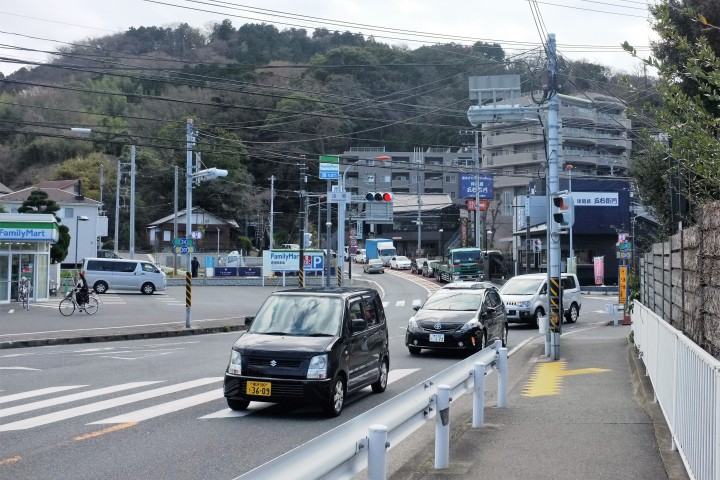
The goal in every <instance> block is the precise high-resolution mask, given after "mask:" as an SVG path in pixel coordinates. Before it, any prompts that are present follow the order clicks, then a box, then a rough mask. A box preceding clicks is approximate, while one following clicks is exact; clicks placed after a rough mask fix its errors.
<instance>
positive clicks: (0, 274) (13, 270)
mask: <svg viewBox="0 0 720 480" xmlns="http://www.w3.org/2000/svg"><path fill="white" fill-rule="evenodd" d="M59 236H60V232H59V230H58V226H57V223H56V221H55V216H54V215H45V214H27V213H26V214H22V213H0V303H9V302H10V301H15V300H17V297H18V282H19V280H20V277H25V278H27V279H28V281H29V282H30V285H32V290H33V295H32V298H33V300H46V299H47V298H48V294H49V287H50V281H49V280H50V248H51V247H52V245H53V244H54V243H57V241H58V239H59Z"/></svg>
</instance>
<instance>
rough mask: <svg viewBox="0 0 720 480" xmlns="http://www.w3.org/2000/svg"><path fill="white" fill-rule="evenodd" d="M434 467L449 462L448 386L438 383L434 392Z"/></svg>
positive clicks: (437, 467)
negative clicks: (435, 413)
mask: <svg viewBox="0 0 720 480" xmlns="http://www.w3.org/2000/svg"><path fill="white" fill-rule="evenodd" d="M435 407H436V408H437V415H436V416H435V468H436V469H443V468H448V465H449V463H450V386H449V385H438V387H437V393H436V394H435Z"/></svg>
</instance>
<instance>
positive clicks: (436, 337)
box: [430, 333, 445, 342]
mask: <svg viewBox="0 0 720 480" xmlns="http://www.w3.org/2000/svg"><path fill="white" fill-rule="evenodd" d="M430 341H431V342H444V341H445V335H443V334H442V333H431V334H430Z"/></svg>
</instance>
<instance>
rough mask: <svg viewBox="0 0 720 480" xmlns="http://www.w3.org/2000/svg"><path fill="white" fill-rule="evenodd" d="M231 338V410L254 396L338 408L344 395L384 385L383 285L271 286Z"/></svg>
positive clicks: (242, 407) (228, 378)
mask: <svg viewBox="0 0 720 480" xmlns="http://www.w3.org/2000/svg"><path fill="white" fill-rule="evenodd" d="M245 324H246V325H248V330H247V331H246V332H245V333H243V334H242V335H241V336H240V337H239V338H238V339H237V340H236V341H235V343H234V344H233V347H232V352H231V354H230V362H229V364H228V367H227V370H226V372H225V385H224V392H225V398H227V403H228V406H229V407H230V408H231V409H233V410H245V409H247V407H248V405H249V403H250V402H251V401H260V402H274V403H293V404H301V403H311V404H320V405H321V406H322V407H323V410H324V412H325V413H326V414H327V415H329V416H331V417H337V416H338V415H340V413H341V412H342V409H343V405H344V403H345V397H346V396H347V395H348V394H350V393H352V392H355V391H357V390H360V389H362V388H365V387H367V386H368V385H370V386H372V390H373V392H375V393H381V392H384V391H385V388H386V387H387V381H388V372H389V369H390V352H389V350H388V328H387V322H386V320H385V310H384V309H383V305H382V301H381V299H380V295H379V294H378V292H377V291H376V290H374V289H372V288H361V287H314V288H304V289H293V290H285V291H278V292H274V293H273V294H272V295H270V296H269V297H268V298H267V300H265V303H263V305H262V307H260V310H259V311H258V312H257V314H256V315H255V316H254V317H246V318H245Z"/></svg>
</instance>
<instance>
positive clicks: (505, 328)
mask: <svg viewBox="0 0 720 480" xmlns="http://www.w3.org/2000/svg"><path fill="white" fill-rule="evenodd" d="M508 330H509V328H508V324H507V323H504V324H503V327H502V334H501V338H500V340H501V341H502V346H503V347H507V342H508Z"/></svg>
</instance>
